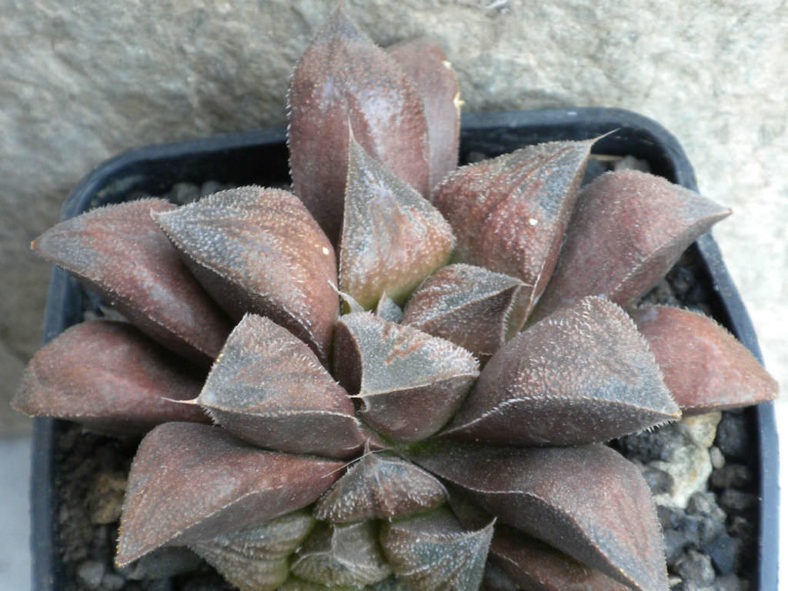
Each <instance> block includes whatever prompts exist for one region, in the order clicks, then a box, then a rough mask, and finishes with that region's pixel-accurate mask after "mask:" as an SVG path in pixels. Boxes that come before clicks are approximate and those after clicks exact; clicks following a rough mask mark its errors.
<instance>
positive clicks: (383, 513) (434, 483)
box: [315, 452, 446, 523]
mask: <svg viewBox="0 0 788 591" xmlns="http://www.w3.org/2000/svg"><path fill="white" fill-rule="evenodd" d="M445 499H446V490H445V489H444V488H443V485H442V484H441V483H440V482H439V481H438V480H437V479H436V478H435V477H434V476H432V475H430V474H429V473H428V472H425V471H424V470H422V469H421V468H419V467H418V466H416V465H414V464H411V463H410V462H407V461H405V460H402V459H399V458H396V457H393V456H386V455H382V454H377V453H369V452H368V453H366V454H365V455H364V456H363V457H362V458H361V459H360V460H359V461H358V462H357V463H355V464H353V465H352V466H351V467H350V468H349V469H348V471H347V472H346V473H345V474H344V475H343V476H342V477H341V478H340V479H339V480H337V482H336V483H335V484H334V485H333V486H332V487H331V488H330V489H329V490H328V491H326V494H325V495H323V497H322V498H321V499H320V500H319V501H318V502H317V504H316V505H315V516H316V517H317V518H318V519H320V520H322V521H329V522H331V523H351V522H354V521H363V520H365V519H388V520H391V519H394V518H400V517H405V516H407V515H409V514H411V513H415V512H417V511H424V510H426V509H431V508H433V507H435V506H437V505H439V504H441V503H443V502H444V500H445Z"/></svg>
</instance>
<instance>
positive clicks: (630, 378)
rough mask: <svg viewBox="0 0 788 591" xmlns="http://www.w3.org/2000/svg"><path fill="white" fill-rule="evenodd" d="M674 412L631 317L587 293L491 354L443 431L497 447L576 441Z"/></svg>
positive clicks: (627, 429)
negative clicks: (497, 445) (473, 385)
mask: <svg viewBox="0 0 788 591" xmlns="http://www.w3.org/2000/svg"><path fill="white" fill-rule="evenodd" d="M679 416H680V413H679V409H678V406H676V403H675V401H674V400H673V399H672V398H671V396H670V392H669V391H668V389H667V388H666V387H665V384H664V383H663V382H662V375H661V373H660V371H659V368H658V367H657V364H656V362H655V360H654V355H653V354H652V353H651V351H650V350H649V348H648V345H647V344H646V341H645V339H643V337H642V336H641V335H640V334H639V333H638V331H637V329H636V328H635V325H634V323H633V322H632V320H631V319H630V318H629V317H628V316H627V315H626V313H625V312H624V311H623V310H622V309H621V308H619V307H618V306H617V305H615V304H613V303H611V302H609V301H607V300H605V299H603V298H596V297H589V298H584V299H582V300H580V301H579V302H577V303H576V304H574V305H573V306H570V307H568V308H564V309H562V310H559V311H558V312H556V313H555V314H553V315H552V316H550V317H548V318H546V319H545V320H543V321H542V322H539V323H537V324H535V325H533V326H532V327H530V328H529V329H528V330H526V331H525V332H523V333H521V334H520V335H519V336H517V337H516V338H514V339H512V340H511V341H509V343H507V344H506V345H505V346H504V347H503V348H502V349H500V350H499V351H498V353H496V354H495V355H493V357H492V358H491V359H490V361H489V362H488V363H487V365H486V366H485V368H484V371H482V374H481V375H480V376H479V380H478V381H477V383H476V386H475V388H474V389H473V391H472V392H471V394H470V395H469V396H468V398H467V399H466V401H465V403H464V404H463V406H462V407H461V408H460V410H459V412H458V413H457V416H456V417H455V418H454V420H453V421H452V422H451V423H450V424H449V427H448V428H447V430H446V431H444V433H445V434H447V435H450V436H452V437H457V438H461V439H466V440H470V441H483V442H486V443H497V444H503V445H545V444H547V445H577V444H582V443H591V442H601V441H607V440H609V439H612V438H614V437H619V436H621V435H625V434H627V433H633V432H635V431H640V430H642V429H645V428H648V427H651V426H654V425H658V424H661V423H664V422H666V421H668V420H671V419H676V418H678V417H679Z"/></svg>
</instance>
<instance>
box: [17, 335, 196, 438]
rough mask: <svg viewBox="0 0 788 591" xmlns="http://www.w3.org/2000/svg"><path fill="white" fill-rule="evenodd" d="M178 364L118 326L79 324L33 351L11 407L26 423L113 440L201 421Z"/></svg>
mask: <svg viewBox="0 0 788 591" xmlns="http://www.w3.org/2000/svg"><path fill="white" fill-rule="evenodd" d="M203 375H204V373H203V372H198V373H195V372H194V370H193V369H192V368H190V367H188V366H187V365H186V364H185V363H183V362H182V360H180V359H178V358H177V357H176V356H175V355H173V354H172V353H171V352H169V351H167V350H166V349H164V348H163V347H162V346H161V345H158V344H157V343H155V342H153V341H151V340H150V339H148V338H147V337H146V336H145V335H143V334H142V333H141V332H139V331H138V330H137V329H136V328H134V327H133V326H131V325H130V324H127V323H125V322H109V321H104V320H101V321H92V322H83V323H82V324H77V325H75V326H72V327H70V328H68V329H66V330H65V331H64V332H63V333H61V334H60V335H58V336H57V337H56V338H55V339H53V340H52V341H50V342H49V343H47V344H46V345H45V346H44V347H43V348H41V349H40V350H39V351H38V352H37V353H36V354H35V355H34V356H33V359H32V360H31V361H30V363H29V364H28V366H27V368H26V369H25V372H24V374H23V375H22V381H21V384H20V386H19V390H18V391H17V393H16V396H15V397H14V399H13V401H12V403H11V405H12V406H13V407H14V408H15V409H16V410H19V411H21V412H24V413H26V414H28V415H34V416H48V417H56V418H59V419H68V420H71V421H76V422H78V423H81V424H83V425H85V426H86V427H88V428H90V429H93V430H96V431H100V432H105V433H113V434H116V435H121V434H131V433H144V432H145V431H147V430H149V429H151V428H152V427H154V426H155V425H158V424H159V423H166V422H168V421H202V422H207V420H208V417H206V416H205V414H204V413H203V412H202V411H201V410H200V408H199V407H197V406H194V405H188V404H178V403H177V402H174V401H175V400H191V399H193V398H194V397H195V396H196V395H197V394H198V393H199V392H200V387H201V385H202V379H203Z"/></svg>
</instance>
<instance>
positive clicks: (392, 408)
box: [14, 9, 776, 591]
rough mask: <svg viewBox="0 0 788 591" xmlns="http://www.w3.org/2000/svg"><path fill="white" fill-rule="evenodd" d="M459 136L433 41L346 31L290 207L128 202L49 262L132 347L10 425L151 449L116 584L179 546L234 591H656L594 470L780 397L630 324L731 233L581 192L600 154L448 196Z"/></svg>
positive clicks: (653, 526) (682, 328) (501, 169)
mask: <svg viewBox="0 0 788 591" xmlns="http://www.w3.org/2000/svg"><path fill="white" fill-rule="evenodd" d="M459 107H460V101H459V93H458V86H457V78H456V76H455V74H454V71H453V70H452V68H451V66H450V64H449V62H448V61H447V60H446V57H445V55H444V54H443V52H442V51H441V50H440V48H439V47H438V46H437V45H436V44H435V43H434V42H432V41H430V40H427V39H419V40H416V41H413V42H408V43H403V44H400V45H397V46H395V47H393V48H390V49H389V50H383V49H381V48H378V47H377V46H375V45H374V43H373V42H372V41H371V40H370V39H369V38H368V37H366V35H365V34H364V33H362V32H361V31H360V30H359V29H358V28H357V27H356V26H355V25H354V24H353V23H352V21H351V20H350V19H349V18H348V17H347V16H346V15H345V14H344V13H343V12H342V10H341V9H338V10H337V11H336V12H335V13H334V14H333V15H332V16H331V18H330V19H329V20H328V22H327V23H326V24H324V25H323V27H322V28H321V29H320V30H319V32H318V33H317V35H316V37H315V39H314V40H313V41H312V43H311V45H310V46H309V47H308V48H307V50H306V52H305V54H304V55H303V57H302V58H301V60H300V62H299V63H298V65H297V66H296V68H295V72H294V75H293V78H292V82H291V87H290V94H289V111H290V126H289V146H290V150H291V172H292V178H293V190H294V193H290V192H288V191H285V190H281V189H272V188H263V187H257V186H251V187H242V188H238V189H230V190H226V191H221V192H219V193H216V194H214V195H210V196H208V197H205V198H203V199H201V200H200V201H197V202H195V203H192V204H188V205H184V206H181V207H177V208H176V207H175V206H174V205H171V204H169V203H167V202H166V201H164V200H162V199H143V200H137V201H133V202H129V203H125V204H119V205H113V206H108V207H102V208H99V209H96V210H93V211H90V212H88V213H85V214H83V215H81V216H79V217H76V218H72V219H70V220H67V221H64V222H61V223H60V224H58V225H57V226H55V227H54V228H52V229H51V230H49V231H48V232H46V233H45V234H43V235H42V236H41V237H40V238H39V239H37V240H36V241H34V243H33V249H34V250H35V251H36V252H38V253H39V254H41V255H42V256H44V257H45V258H47V259H48V260H50V261H52V262H53V263H55V264H57V265H60V266H62V267H64V268H65V269H67V270H68V271H70V272H71V273H73V274H74V275H76V276H77V277H78V278H80V279H81V280H82V281H84V282H85V283H86V284H87V285H88V286H89V287H90V288H92V289H94V290H96V291H98V292H99V293H100V294H101V295H102V296H103V298H104V300H105V301H106V302H107V303H108V304H110V305H112V306H114V307H115V308H117V310H119V311H120V312H121V313H122V314H123V315H124V316H125V318H126V319H127V320H128V322H123V321H108V320H98V321H90V322H84V323H82V324H79V325H76V326H74V327H72V328H70V329H68V330H66V331H65V332H64V333H62V334H61V335H60V336H59V337H57V338H56V339H54V340H53V341H51V342H50V343H49V344H47V345H46V346H45V347H44V348H43V349H42V350H41V351H40V352H39V353H38V354H37V355H36V356H35V357H34V359H33V360H32V361H31V363H30V365H29V366H28V368H27V371H26V373H25V376H24V378H23V382H22V385H21V388H20V390H19V392H18V394H17V396H16V398H15V400H14V405H15V406H16V408H18V409H20V410H22V411H24V412H27V413H30V414H36V415H48V416H56V417H60V418H67V419H71V420H74V421H78V422H81V423H83V424H84V425H86V426H87V427H89V428H92V429H96V430H100V431H104V432H109V433H118V434H124V433H129V432H145V431H148V430H149V432H148V433H147V435H146V436H145V437H144V439H143V440H142V443H141V444H140V446H139V449H138V451H137V455H136V458H135V460H134V463H133V465H132V468H131V473H130V476H129V483H128V490H127V493H126V500H125V504H124V508H123V515H122V520H121V532H120V538H119V541H118V552H117V562H118V564H120V565H123V564H127V563H130V562H132V561H134V560H136V559H139V558H141V557H143V556H145V555H147V554H149V553H151V552H154V551H156V550H157V549H159V548H161V547H163V546H168V545H177V546H187V547H189V548H191V549H192V550H194V551H195V552H196V553H198V554H199V555H200V556H202V557H203V558H204V559H205V560H206V561H207V562H208V563H210V564H211V565H213V566H214V567H215V568H216V569H217V570H218V571H219V572H220V573H221V574H222V575H223V576H224V577H225V578H226V579H227V580H228V581H230V582H231V583H233V584H234V585H236V586H238V587H239V588H240V589H243V590H261V589H277V588H281V589H291V590H292V589H324V588H326V587H331V588H340V589H342V588H352V589H355V588H362V587H363V588H369V589H380V590H382V589H477V588H479V587H480V586H481V585H482V584H483V581H486V583H485V584H487V585H488V587H489V588H499V587H496V585H498V584H501V583H500V581H502V580H504V581H506V584H508V585H509V587H506V588H524V589H542V590H558V589H564V590H566V589H581V588H582V589H599V590H602V589H607V590H610V589H627V588H630V589H637V590H640V591H657V590H662V591H664V590H667V589H668V578H667V573H666V567H665V559H664V551H663V546H662V541H661V532H660V529H659V525H658V521H657V518H656V511H655V508H654V505H653V501H652V500H651V497H650V494H649V488H648V486H647V484H646V482H645V481H644V479H643V478H642V476H641V474H640V472H639V470H638V469H637V468H636V467H635V466H634V465H633V464H631V463H629V462H628V461H627V460H626V459H624V458H623V457H622V456H621V455H619V454H618V453H617V452H616V451H614V450H613V449H611V448H610V447H608V446H606V445H604V443H605V442H608V441H610V440H611V439H614V438H616V437H619V436H622V435H625V434H629V433H633V432H637V431H640V430H643V429H649V428H652V427H654V426H657V425H661V424H663V423H665V422H667V421H673V420H676V419H678V418H679V417H680V416H681V413H682V412H683V413H695V412H706V411H708V410H711V409H717V408H723V407H730V406H742V405H748V404H754V403H757V402H761V401H764V400H768V399H770V398H773V397H774V396H775V395H776V384H775V382H774V380H773V379H772V378H771V377H769V376H768V374H767V373H766V372H765V371H764V370H763V369H762V368H761V366H760V365H759V364H758V363H757V361H755V360H754V359H753V358H752V356H751V355H750V354H749V352H747V350H746V349H745V348H744V347H743V346H742V345H740V344H739V343H738V342H737V341H735V339H734V338H733V337H732V336H730V335H729V334H727V333H726V332H725V331H724V330H723V329H722V328H721V327H719V326H718V325H716V324H715V323H714V322H713V321H712V320H710V319H708V318H706V317H703V316H702V315H700V314H698V313H695V312H691V311H688V310H681V309H677V308H667V307H638V301H639V298H640V297H641V296H642V295H643V294H644V293H645V292H646V291H648V290H649V288H650V287H652V286H653V285H654V284H655V283H656V282H657V281H658V280H659V279H660V278H661V277H662V276H663V275H664V274H665V273H666V272H667V270H668V269H669V268H670V267H671V266H672V265H673V264H674V263H675V262H676V260H677V259H678V257H679V256H680V254H681V253H682V252H683V251H684V250H685V248H686V247H687V246H688V245H689V244H690V243H692V242H693V241H694V240H695V238H696V237H697V236H699V235H700V234H702V233H703V232H705V231H706V230H708V228H709V227H710V226H711V225H712V224H713V223H715V222H716V221H718V220H720V219H722V218H724V217H726V216H727V215H728V214H729V211H728V210H727V209H725V208H722V207H720V206H718V205H716V204H714V203H713V202H711V201H709V200H707V199H705V198H704V197H701V196H700V195H698V194H696V193H694V192H691V191H688V190H686V189H684V188H681V187H678V186H675V185H672V184H670V183H668V182H667V181H665V180H663V179H660V178H658V177H655V176H652V175H649V174H646V173H641V172H635V171H622V172H612V173H606V174H604V175H602V176H600V177H598V178H597V179H596V180H595V181H593V182H592V183H591V184H589V185H587V186H586V187H584V188H582V189H581V182H582V179H583V175H584V171H585V167H586V163H587V161H588V159H589V155H590V151H591V148H592V146H593V144H594V141H595V140H594V139H589V140H587V141H581V142H551V143H546V144H540V145H536V146H527V147H524V148H522V149H520V150H518V151H516V152H514V153H511V154H506V155H502V156H499V157H496V158H492V159H489V160H484V161H481V162H477V163H474V164H470V165H466V166H462V167H460V168H456V165H457V150H458V137H459V135H458V134H459ZM455 168H456V170H455ZM335 248H336V250H335ZM337 253H338V255H337ZM559 255H560V256H559ZM154 426H155V427H154ZM496 581H497V582H496Z"/></svg>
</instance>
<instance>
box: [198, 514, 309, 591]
mask: <svg viewBox="0 0 788 591" xmlns="http://www.w3.org/2000/svg"><path fill="white" fill-rule="evenodd" d="M314 524H315V520H314V519H313V518H312V516H311V515H310V513H309V512H308V511H294V512H293V513H288V514H287V515H283V516H282V517H278V518H276V519H272V520H271V521H267V522H265V523H263V524H262V525H260V526H257V527H252V528H246V529H242V530H239V531H235V532H230V533H227V534H223V535H221V536H217V537H215V538H213V539H211V540H202V541H199V542H196V543H194V544H193V545H192V546H191V547H192V550H194V551H195V552H196V553H197V554H199V555H200V556H202V558H203V559H205V561H206V562H208V563H209V564H210V565H211V566H213V567H214V568H215V569H216V570H218V571H219V572H220V573H221V575H222V576H223V577H224V578H225V579H227V580H228V581H229V582H230V583H232V584H233V585H235V586H236V587H238V588H239V589H240V590H241V591H274V590H275V589H277V588H278V587H279V585H281V584H282V583H283V582H284V581H285V580H286V579H287V576H288V574H289V572H290V563H289V560H288V558H289V556H290V554H292V553H293V552H295V549H296V548H297V547H298V546H299V545H300V544H301V542H302V541H303V540H304V538H306V536H307V534H308V533H309V531H310V530H311V529H312V527H313V526H314Z"/></svg>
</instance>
